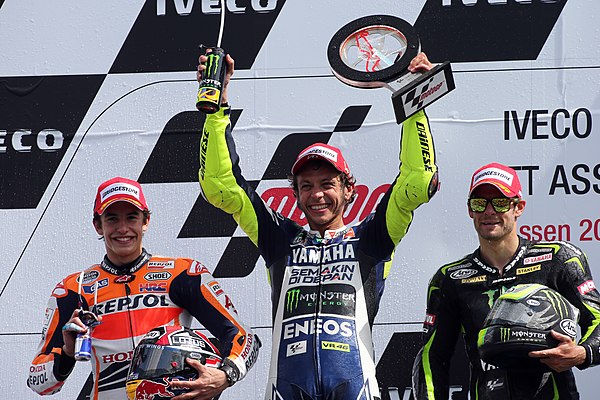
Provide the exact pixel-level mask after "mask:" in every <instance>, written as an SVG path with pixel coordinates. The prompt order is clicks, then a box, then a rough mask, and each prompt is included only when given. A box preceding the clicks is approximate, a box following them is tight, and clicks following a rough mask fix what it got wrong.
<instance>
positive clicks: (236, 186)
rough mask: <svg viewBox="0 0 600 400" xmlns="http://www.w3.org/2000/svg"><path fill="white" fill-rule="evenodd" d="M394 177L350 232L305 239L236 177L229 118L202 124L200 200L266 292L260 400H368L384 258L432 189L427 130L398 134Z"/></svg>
mask: <svg viewBox="0 0 600 400" xmlns="http://www.w3.org/2000/svg"><path fill="white" fill-rule="evenodd" d="M400 160H401V166H400V174H399V175H398V176H397V178H396V180H395V181H394V182H393V184H392V185H391V186H390V188H389V189H388V191H387V192H386V194H385V196H384V197H383V198H382V200H381V201H380V203H379V205H378V207H377V209H376V211H375V212H374V213H372V214H371V215H369V216H368V217H367V218H366V219H365V220H364V221H362V222H361V223H360V224H359V225H357V226H355V227H352V228H349V227H343V228H341V229H339V230H336V231H326V232H325V235H324V236H321V235H320V234H319V232H316V231H307V230H305V229H304V228H302V227H301V226H299V225H298V224H297V223H296V222H294V221H292V220H291V219H288V218H285V217H283V216H282V215H281V214H279V213H277V212H275V211H273V210H272V209H270V208H269V207H268V206H267V205H266V204H265V202H264V201H263V200H262V199H261V197H260V196H259V195H258V194H257V193H256V192H255V190H254V189H253V188H252V187H251V186H250V185H249V184H248V182H246V180H245V179H244V178H243V177H242V175H241V171H240V168H239V165H238V162H239V157H238V155H237V154H236V151H235V145H234V142H233V139H232V137H231V124H230V121H229V109H228V108H221V109H220V110H219V111H218V112H217V113H215V114H211V115H207V116H206V122H205V124H204V129H203V133H202V138H201V142H200V171H199V179H200V184H201V187H202V192H203V195H204V197H205V198H206V199H207V200H208V201H209V202H210V203H211V204H213V205H214V206H216V207H218V208H220V209H222V210H224V211H226V212H227V213H229V214H232V215H233V217H234V218H235V220H236V221H237V223H238V224H239V225H240V227H241V228H242V229H243V230H244V232H245V233H246V234H247V235H248V237H249V238H250V240H251V241H252V242H253V243H254V244H255V245H256V246H257V247H258V249H259V251H260V254H261V256H262V257H263V258H264V260H265V263H266V266H267V268H268V275H269V282H270V285H271V289H272V292H271V300H272V305H273V309H272V313H273V314H272V317H273V347H272V352H271V366H270V371H269V377H268V385H267V390H266V399H267V400H275V399H283V400H295V399H313V400H317V399H319V400H321V399H322V400H342V399H343V400H349V399H352V400H354V399H360V400H374V399H379V398H380V394H379V387H378V384H377V381H376V378H375V362H374V352H373V341H372V326H373V320H374V319H375V315H376V314H377V311H378V307H379V301H380V299H381V296H382V294H383V289H384V284H385V279H386V277H387V275H388V271H389V268H390V267H391V260H392V257H393V254H394V249H395V247H396V245H397V244H398V243H399V242H400V240H401V239H402V238H403V237H404V235H405V234H406V232H407V231H408V228H409V225H410V223H411V221H412V218H413V211H414V210H415V209H416V208H417V207H418V206H419V205H421V204H423V203H425V202H428V201H429V199H430V198H431V196H432V195H433V194H434V193H435V191H436V190H437V188H438V181H437V167H436V165H435V153H434V147H433V140H432V137H431V133H430V130H429V124H428V120H427V118H426V116H425V113H424V112H423V111H421V112H419V113H417V114H416V115H414V116H413V117H411V118H410V119H408V120H407V121H406V122H404V124H403V135H402V143H401V154H400Z"/></svg>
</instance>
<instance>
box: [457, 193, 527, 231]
mask: <svg viewBox="0 0 600 400" xmlns="http://www.w3.org/2000/svg"><path fill="white" fill-rule="evenodd" d="M471 197H472V198H476V197H479V198H484V199H487V200H491V199H493V198H496V197H504V195H503V194H502V192H500V190H498V189H497V188H496V187H495V186H493V185H489V184H484V185H481V186H478V187H477V188H476V189H475V190H474V191H473V193H472V194H471ZM467 207H468V206H467ZM524 209H525V201H524V200H520V201H519V202H518V203H513V204H511V206H510V209H509V210H508V211H507V212H504V213H502V212H496V211H495V210H494V208H493V207H492V204H491V203H490V202H489V201H488V204H487V206H486V208H485V211H483V212H474V211H471V209H469V216H470V217H471V218H472V219H473V225H474V226H475V230H476V231H477V234H478V235H479V240H480V241H481V240H488V241H494V242H499V241H502V240H505V239H508V238H514V237H516V236H517V218H518V217H520V216H521V214H523V211H524Z"/></svg>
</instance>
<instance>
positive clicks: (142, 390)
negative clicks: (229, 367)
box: [126, 325, 222, 400]
mask: <svg viewBox="0 0 600 400" xmlns="http://www.w3.org/2000/svg"><path fill="white" fill-rule="evenodd" d="M186 358H192V359H196V360H198V361H200V363H202V364H204V365H206V366H207V367H214V368H218V367H219V366H221V361H222V358H221V354H220V353H219V350H218V349H217V348H216V347H215V346H214V345H213V344H212V343H211V342H210V340H209V339H208V338H207V337H206V336H205V335H204V334H203V333H202V332H200V331H199V330H195V329H189V328H185V327H182V326H178V325H174V326H160V327H158V328H154V329H152V330H151V331H150V332H148V333H147V334H146V336H144V337H143V338H142V340H141V341H140V343H139V344H138V345H137V346H136V348H135V351H134V353H133V358H132V360H131V364H130V366H129V372H128V374H127V381H126V387H127V398H128V399H129V400H140V399H143V400H145V399H153V400H158V399H170V398H172V397H174V396H177V395H179V394H182V393H185V390H175V389H172V388H170V387H169V383H170V382H171V381H174V380H179V381H182V380H186V381H191V380H195V379H197V378H198V371H196V369H194V368H193V367H191V366H190V365H188V364H186V362H185V359H186Z"/></svg>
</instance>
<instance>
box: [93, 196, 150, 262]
mask: <svg viewBox="0 0 600 400" xmlns="http://www.w3.org/2000/svg"><path fill="white" fill-rule="evenodd" d="M149 223H150V220H149V218H145V217H144V213H143V212H142V211H140V210H139V209H138V208H137V207H135V206H134V205H133V204H131V203H128V202H126V201H119V202H116V203H113V204H111V205H110V206H109V207H108V208H107V209H106V210H105V211H104V213H103V214H102V215H101V216H100V218H99V220H98V219H95V220H94V227H95V228H96V232H98V235H100V236H102V237H103V238H104V245H105V247H106V255H107V256H108V259H109V260H110V261H112V262H113V263H114V264H115V265H124V264H127V263H130V262H132V261H134V260H135V259H136V258H138V257H139V256H140V254H142V236H143V233H144V232H145V231H146V229H147V228H148V224H149Z"/></svg>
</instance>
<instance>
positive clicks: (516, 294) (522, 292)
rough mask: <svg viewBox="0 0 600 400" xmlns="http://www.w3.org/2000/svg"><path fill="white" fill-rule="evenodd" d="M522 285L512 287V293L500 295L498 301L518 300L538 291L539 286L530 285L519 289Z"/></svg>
mask: <svg viewBox="0 0 600 400" xmlns="http://www.w3.org/2000/svg"><path fill="white" fill-rule="evenodd" d="M521 286H522V285H517V286H514V287H513V291H511V292H506V293H504V294H502V295H500V297H499V299H510V300H520V299H522V298H525V297H527V296H529V295H530V294H531V293H533V292H535V291H536V290H539V289H540V287H541V285H531V286H525V285H523V287H521Z"/></svg>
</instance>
